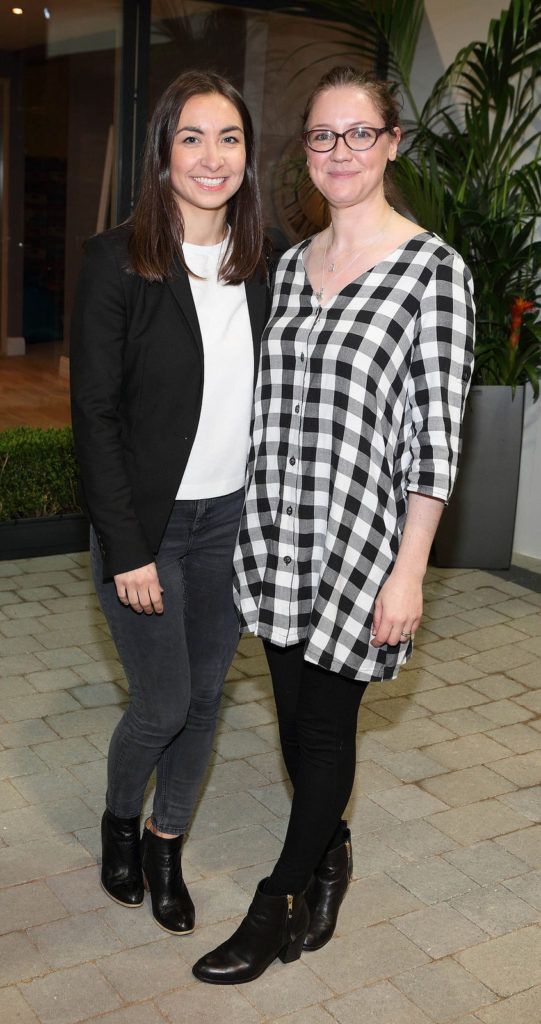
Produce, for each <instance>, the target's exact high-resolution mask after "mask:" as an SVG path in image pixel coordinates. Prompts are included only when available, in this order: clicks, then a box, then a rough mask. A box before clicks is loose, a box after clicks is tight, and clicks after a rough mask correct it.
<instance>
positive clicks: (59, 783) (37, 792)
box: [5, 768, 85, 810]
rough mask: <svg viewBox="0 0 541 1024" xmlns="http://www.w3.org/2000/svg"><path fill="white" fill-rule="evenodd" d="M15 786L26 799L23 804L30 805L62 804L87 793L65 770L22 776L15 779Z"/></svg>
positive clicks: (22, 801)
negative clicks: (70, 798)
mask: <svg viewBox="0 0 541 1024" xmlns="http://www.w3.org/2000/svg"><path fill="white" fill-rule="evenodd" d="M13 786H14V787H15V789H16V790H17V791H18V793H20V794H21V797H23V798H24V800H21V803H24V802H26V803H29V804H54V803H61V802H62V801H64V800H66V799H67V798H69V797H73V796H83V795H84V793H85V788H84V786H82V785H81V783H80V782H79V781H78V780H77V779H75V778H74V777H73V775H71V774H70V773H69V772H68V771H66V769H65V768H57V769H56V770H54V771H44V772H39V773H37V774H36V775H20V776H19V777H18V778H17V779H13ZM19 806H20V805H19ZM5 810H8V808H5Z"/></svg>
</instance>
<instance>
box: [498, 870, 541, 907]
mask: <svg viewBox="0 0 541 1024" xmlns="http://www.w3.org/2000/svg"><path fill="white" fill-rule="evenodd" d="M503 884H504V885H505V888H506V889H510V890H511V892H514V893H515V894H516V895H517V896H520V898H521V899H523V900H524V901H525V902H526V903H529V904H530V906H532V907H535V908H536V910H541V871H529V872H527V874H524V875H516V876H515V877H514V878H506V879H505V881H504V883H503Z"/></svg>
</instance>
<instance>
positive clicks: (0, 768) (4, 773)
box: [0, 747, 44, 779]
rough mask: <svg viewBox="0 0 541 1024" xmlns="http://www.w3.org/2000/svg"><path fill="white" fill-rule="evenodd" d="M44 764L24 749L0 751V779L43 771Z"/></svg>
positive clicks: (15, 748) (35, 755)
mask: <svg viewBox="0 0 541 1024" xmlns="http://www.w3.org/2000/svg"><path fill="white" fill-rule="evenodd" d="M43 768H44V764H43V761H42V760H41V758H39V757H38V755H37V754H34V752H33V751H32V750H28V749H27V748H26V747H14V748H13V749H12V750H1V751H0V779H9V778H16V777H17V775H32V774H33V773H35V772H39V771H43Z"/></svg>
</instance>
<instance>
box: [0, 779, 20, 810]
mask: <svg viewBox="0 0 541 1024" xmlns="http://www.w3.org/2000/svg"><path fill="white" fill-rule="evenodd" d="M25 804H26V801H25V799H24V797H23V796H21V794H20V792H19V791H18V789H17V788H16V787H15V786H14V785H13V784H12V782H11V781H10V780H7V781H3V782H0V811H13V810H15V808H16V807H24V806H25Z"/></svg>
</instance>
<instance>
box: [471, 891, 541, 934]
mask: <svg viewBox="0 0 541 1024" xmlns="http://www.w3.org/2000/svg"><path fill="white" fill-rule="evenodd" d="M451 906H452V907H454V908H455V910H458V911H459V913H461V914H463V915H464V917H467V918H468V920H470V921H473V922H474V924H477V925H478V926H479V927H480V928H482V929H483V931H485V932H487V933H488V934H489V935H504V934H506V933H507V932H511V931H515V930H516V929H518V928H524V927H525V926H526V925H529V924H534V923H535V922H536V921H539V920H540V916H541V915H540V913H539V911H538V910H535V908H534V907H530V906H528V904H527V903H525V902H524V900H521V899H520V898H519V897H518V896H515V895H514V893H512V892H510V891H509V890H508V889H507V888H505V887H504V886H502V885H496V886H490V887H486V886H484V887H483V888H482V889H479V890H477V891H476V892H473V893H468V894H466V895H464V896H458V897H457V898H456V899H453V900H452V901H451Z"/></svg>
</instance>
